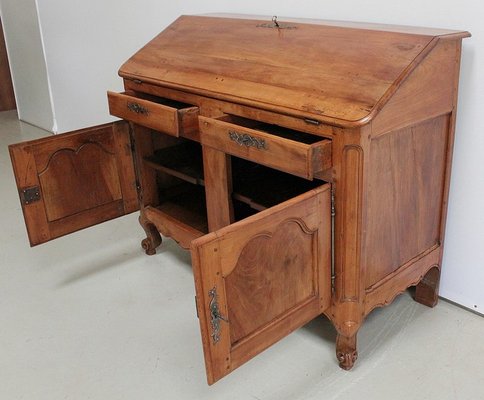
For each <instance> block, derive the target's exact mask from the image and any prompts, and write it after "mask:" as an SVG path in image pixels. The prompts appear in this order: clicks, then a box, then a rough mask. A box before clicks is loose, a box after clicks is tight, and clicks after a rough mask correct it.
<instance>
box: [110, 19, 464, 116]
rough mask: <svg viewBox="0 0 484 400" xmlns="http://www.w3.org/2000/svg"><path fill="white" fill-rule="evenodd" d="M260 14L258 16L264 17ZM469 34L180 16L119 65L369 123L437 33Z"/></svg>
mask: <svg viewBox="0 0 484 400" xmlns="http://www.w3.org/2000/svg"><path fill="white" fill-rule="evenodd" d="M261 18H262V17H261ZM449 36H453V37H455V36H460V37H466V36H469V34H468V33H467V32H459V31H449V30H437V29H436V30H431V29H421V28H409V27H393V26H388V27H386V28H385V26H381V25H380V26H377V25H369V24H368V25H365V24H353V23H344V22H342V23H336V22H324V21H315V20H306V21H305V20H284V19H280V20H276V21H275V22H274V21H271V18H269V17H268V18H267V19H254V18H251V17H247V18H242V17H241V16H236V17H235V16H230V17H223V16H181V17H180V18H178V19H177V20H176V21H175V22H174V23H172V24H171V25H170V26H169V27H168V28H166V29H165V30H164V31H163V32H161V33H160V34H159V35H158V36H157V37H155V38H154V39H153V40H152V41H151V42H149V43H148V44H147V45H146V46H145V47H143V48H142V49H141V50H140V51H138V52H137V53H136V54H135V55H134V56H133V57H131V58H130V59H129V60H128V61H127V62H126V63H125V64H124V65H123V66H122V67H121V69H120V71H119V74H120V76H122V77H124V78H128V79H129V78H131V79H138V80H141V81H143V82H147V83H152V84H156V85H162V86H166V87H171V88H177V89H181V90H185V91H187V92H192V93H198V94H203V95H206V96H211V97H215V98H219V99H223V100H228V101H232V102H237V103H241V104H246V105H252V106H256V107H259V108H263V109H268V110H274V111H278V112H282V113H286V114H291V115H298V116H303V117H308V116H313V117H315V118H318V119H321V120H326V121H332V122H335V123H340V124H342V125H348V124H349V125H355V124H362V123H366V122H367V121H368V120H370V119H371V118H372V117H373V116H374V115H375V114H376V113H377V112H378V110H379V109H381V107H382V106H383V104H384V103H385V102H386V101H388V99H389V98H390V97H391V95H392V94H393V93H394V92H395V91H396V89H397V88H398V86H399V84H400V83H401V82H402V81H403V80H405V77H406V76H408V75H409V74H410V73H411V72H412V70H413V69H414V68H415V67H416V66H417V65H418V64H419V63H420V62H421V61H422V60H423V59H424V58H425V57H426V55H427V54H429V53H430V51H431V50H432V49H433V48H434V46H435V45H436V43H437V42H438V41H439V40H440V39H441V38H445V37H449Z"/></svg>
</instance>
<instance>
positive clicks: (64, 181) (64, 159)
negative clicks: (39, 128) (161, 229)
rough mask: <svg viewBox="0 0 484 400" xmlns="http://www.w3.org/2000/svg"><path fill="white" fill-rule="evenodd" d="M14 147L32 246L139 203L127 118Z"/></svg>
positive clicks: (132, 207) (136, 207) (127, 211)
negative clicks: (124, 120)
mask: <svg viewBox="0 0 484 400" xmlns="http://www.w3.org/2000/svg"><path fill="white" fill-rule="evenodd" d="M9 150H10V157H11V159H12V165H13V169H14V174H15V179H16V182H17V188H18V191H19V195H20V202H21V204H22V210H23V213H24V218H25V225H26V226H27V232H28V235H29V240H30V245H31V246H35V245H37V244H40V243H44V242H47V241H49V240H51V239H54V238H57V237H59V236H62V235H66V234H68V233H71V232H74V231H77V230H79V229H83V228H86V227H89V226H92V225H95V224H98V223H100V222H103V221H107V220H109V219H112V218H116V217H119V216H121V215H124V214H127V213H130V212H132V211H135V210H137V209H138V200H137V192H136V179H135V173H134V166H133V156H132V152H131V141H130V134H129V125H128V123H126V122H123V121H121V122H116V123H111V124H106V125H101V126H97V127H93V128H89V129H83V130H80V131H75V132H70V133H64V134H61V135H55V136H49V137H46V138H42V139H38V140H33V141H29V142H23V143H18V144H14V145H11V146H9Z"/></svg>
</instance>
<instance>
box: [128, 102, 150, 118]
mask: <svg viewBox="0 0 484 400" xmlns="http://www.w3.org/2000/svg"><path fill="white" fill-rule="evenodd" d="M127 107H128V110H129V111H132V112H134V113H136V114H143V115H148V114H149V110H148V109H147V108H146V107H143V106H142V105H141V104H138V103H131V102H128V104H127Z"/></svg>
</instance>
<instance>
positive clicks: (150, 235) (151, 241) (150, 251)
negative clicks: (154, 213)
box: [139, 215, 161, 256]
mask: <svg viewBox="0 0 484 400" xmlns="http://www.w3.org/2000/svg"><path fill="white" fill-rule="evenodd" d="M139 223H140V225H141V226H142V228H143V229H144V231H145V233H146V239H143V240H142V241H141V247H142V248H143V250H144V251H145V253H146V254H147V255H149V256H152V255H154V254H156V248H157V247H158V246H159V245H160V244H161V236H160V233H159V232H158V229H156V227H155V226H154V225H153V224H152V223H150V222H148V220H147V219H146V218H144V217H143V215H141V216H140V217H139Z"/></svg>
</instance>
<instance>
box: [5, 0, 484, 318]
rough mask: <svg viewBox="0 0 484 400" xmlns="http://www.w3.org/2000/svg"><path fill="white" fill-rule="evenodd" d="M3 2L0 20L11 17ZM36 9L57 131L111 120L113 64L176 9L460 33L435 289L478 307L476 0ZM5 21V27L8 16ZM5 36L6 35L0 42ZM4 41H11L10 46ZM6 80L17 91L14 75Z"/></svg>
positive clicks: (57, 1) (116, 86)
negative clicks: (452, 138) (463, 37)
mask: <svg viewBox="0 0 484 400" xmlns="http://www.w3.org/2000/svg"><path fill="white" fill-rule="evenodd" d="M0 1H2V2H3V3H2V5H3V7H2V11H3V10H4V9H5V8H6V7H5V4H7V5H8V4H13V3H14V2H15V3H16V4H18V2H19V0H0ZM11 7H13V6H11ZM11 7H9V8H8V10H9V11H10V12H9V14H8V15H6V17H9V16H11V14H13V10H12V9H11ZM38 8H39V16H40V22H41V32H42V37H43V40H44V44H45V57H46V64H47V69H48V71H49V79H50V84H51V91H52V101H53V105H54V110H55V120H56V121H57V124H58V129H59V131H60V132H64V131H68V130H72V129H77V128H81V127H85V126H89V125H93V124H98V123H102V122H106V121H109V120H111V118H110V117H109V115H108V111H107V103H106V97H105V96H106V95H105V92H106V90H107V89H113V90H121V89H122V84H121V79H119V78H118V77H117V74H116V72H117V70H118V68H119V66H120V65H121V63H122V62H123V61H125V60H126V59H127V58H128V57H129V56H130V55H131V54H133V53H134V52H135V51H136V50H137V49H138V48H139V47H141V46H142V45H143V44H145V43H146V42H147V41H148V40H149V39H151V38H152V37H153V36H155V35H156V34H157V33H158V32H160V31H161V30H162V29H163V28H164V27H165V26H166V25H168V24H169V23H170V22H171V21H173V20H174V19H175V18H176V17H177V16H178V15H180V14H199V13H208V12H239V13H248V14H263V15H268V16H272V15H274V14H275V15H278V16H279V18H280V19H281V18H282V16H284V15H286V16H293V17H310V18H323V19H339V20H355V21H368V22H380V23H394V24H403V25H405V24H406V25H420V26H429V27H442V28H456V29H465V30H469V31H470V32H471V33H472V34H473V37H472V38H471V39H466V40H465V41H464V45H463V61H462V73H461V83H460V84H461V86H460V88H461V90H460V98H459V116H458V117H459V119H458V124H457V137H456V143H455V155H454V166H453V174H452V184H451V194H450V205H449V216H448V223H447V236H446V251H445V256H444V265H443V267H444V269H443V278H442V283H441V294H442V296H444V297H447V298H449V299H450V300H453V301H455V302H457V303H460V304H463V305H465V306H466V307H469V308H472V309H475V310H477V311H480V312H484V290H483V288H484V207H482V203H483V200H482V199H483V198H484V178H483V177H482V170H483V168H482V163H481V159H482V156H481V155H482V154H484V119H483V118H481V115H480V112H481V110H483V109H484V74H482V71H484V24H483V23H482V16H483V15H484V7H483V3H482V1H480V0H463V1H461V2H455V1H453V0H427V1H422V0H406V1H400V2H395V1H388V0H367V1H364V2H362V1H357V0H346V1H339V2H322V1H320V0H310V1H305V2H301V1H293V0H278V1H275V0H270V1H265V2H262V1H256V0H245V1H244V2H226V1H221V0H207V1H205V2H203V3H202V2H200V1H194V0H185V1H178V2H170V3H168V2H164V1H159V0H137V1H131V0H129V1H128V0H110V1H109V0H105V1H101V2H100V1H94V0H72V1H65V0H38ZM28 11H29V13H30V10H28ZM4 24H5V25H6V26H7V27H8V26H9V24H8V21H4ZM9 36H10V35H9ZM10 39H11V38H10V37H7V41H9V40H10ZM10 44H11V45H12V46H14V45H15V42H13V43H10ZM32 47H35V46H32ZM12 66H13V71H14V73H15V70H16V68H19V67H20V65H19V63H16V64H13V65H12ZM41 81H42V79H41ZM14 83H15V86H16V87H15V89H16V91H17V92H20V91H22V92H23V91H25V90H26V89H25V87H24V86H20V85H21V82H18V80H14ZM34 104H35V103H34ZM35 105H37V104H35ZM19 107H26V108H27V109H28V108H29V105H27V104H24V103H22V104H20V105H19ZM45 112H47V110H46V111H45ZM22 115H24V113H23V112H22ZM44 118H45V116H44ZM37 125H39V124H37Z"/></svg>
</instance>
